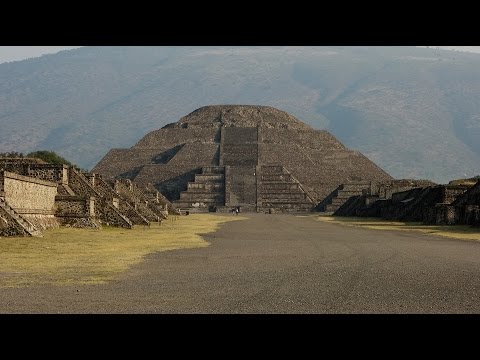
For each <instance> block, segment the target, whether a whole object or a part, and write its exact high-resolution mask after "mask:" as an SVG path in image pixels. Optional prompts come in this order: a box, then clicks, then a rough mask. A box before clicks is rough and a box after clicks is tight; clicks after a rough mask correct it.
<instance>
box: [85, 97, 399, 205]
mask: <svg viewBox="0 0 480 360" xmlns="http://www.w3.org/2000/svg"><path fill="white" fill-rule="evenodd" d="M212 166H223V167H225V169H224V170H223V173H224V176H225V187H224V190H223V191H224V196H223V197H220V196H216V195H215V197H216V199H217V202H216V204H215V205H218V206H231V205H233V206H234V205H244V206H247V205H248V206H260V203H259V201H258V195H259V192H258V191H257V189H258V188H260V183H261V179H260V180H258V179H256V178H255V175H254V172H255V168H256V167H257V166H281V167H283V169H285V170H286V171H288V172H289V173H290V174H291V176H292V177H294V178H295V179H296V181H297V182H298V183H299V184H300V185H301V187H302V189H303V191H304V192H307V193H308V194H309V195H310V197H311V198H312V201H313V202H314V203H318V202H320V201H321V200H322V199H323V198H325V197H326V196H327V195H328V194H329V193H330V192H332V191H333V190H335V189H336V188H337V187H338V186H339V185H340V184H342V183H343V184H345V183H351V182H355V181H357V182H358V181H386V180H391V179H392V178H391V177H390V176H389V175H388V174H387V173H385V172H384V171H383V170H382V169H380V168H379V167H377V166H376V165H375V164H373V163H372V162H371V161H370V160H369V159H367V158H366V157H365V156H363V155H362V154H360V153H358V152H355V151H351V150H348V149H346V148H345V147H344V146H343V145H342V144H341V143H340V142H338V140H336V139H335V138H334V137H333V136H332V135H331V134H329V133H328V132H326V131H322V130H314V129H312V128H311V127H310V126H308V125H306V124H304V123H302V122H301V121H300V120H298V119H296V118H295V117H293V116H291V115H289V114H287V113H285V112H283V111H280V110H277V109H274V108H271V107H268V106H251V105H248V106H247V105H218V106H206V107H202V108H200V109H198V110H196V111H194V112H192V113H191V114H188V115H187V116H185V117H183V118H181V119H180V120H179V121H178V122H177V123H172V124H169V125H167V126H166V127H164V128H162V129H159V130H156V131H153V132H151V133H149V134H147V135H146V136H145V137H144V138H143V139H141V140H140V141H139V142H138V143H137V144H136V145H134V146H133V147H132V148H130V149H124V150H122V149H114V150H111V151H110V152H109V153H108V154H107V155H106V156H105V157H104V158H103V159H102V160H101V161H100V162H99V163H98V164H97V165H96V166H95V168H94V169H93V172H96V173H100V174H102V175H103V176H104V177H105V178H117V179H118V178H128V179H131V180H132V181H133V182H135V183H137V184H139V185H142V186H145V185H146V184H152V185H153V186H154V187H155V188H156V189H157V190H158V191H160V192H162V193H163V194H165V195H166V196H167V198H168V199H169V200H170V201H179V202H182V201H183V200H187V202H194V201H195V200H197V199H198V200H199V201H196V203H199V204H207V203H208V201H207V200H208V199H209V196H206V197H205V199H204V200H206V201H201V200H202V199H200V197H199V196H197V195H198V194H197V195H190V193H192V194H193V193H195V191H194V190H193V189H194V188H195V187H197V188H200V187H201V186H203V185H198V184H200V182H198V181H195V176H196V174H201V173H202V168H206V167H212ZM227 166H228V167H229V169H227V168H226V167H227ZM242 169H246V170H245V171H244V170H242ZM247 174H248V176H247ZM191 183H195V184H196V185H189V184H191ZM212 189H213V188H212V187H210V188H209V192H211V191H212ZM197 192H198V191H197ZM214 192H218V187H217V188H216V189H215V191H214ZM183 193H188V194H189V195H181V194H183ZM236 194H240V195H236ZM241 194H243V195H241ZM212 196H213V195H212ZM222 199H224V200H222ZM185 203H186V202H185ZM182 204H183V203H182Z"/></svg>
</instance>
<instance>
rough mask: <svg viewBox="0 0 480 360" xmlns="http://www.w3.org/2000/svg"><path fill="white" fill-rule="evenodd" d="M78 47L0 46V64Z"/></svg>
mask: <svg viewBox="0 0 480 360" xmlns="http://www.w3.org/2000/svg"><path fill="white" fill-rule="evenodd" d="M78 47H80V46H0V64H1V63H4V62H7V61H17V60H24V59H28V58H32V57H38V56H42V55H44V54H53V53H56V52H59V51H61V50H69V49H76V48H78Z"/></svg>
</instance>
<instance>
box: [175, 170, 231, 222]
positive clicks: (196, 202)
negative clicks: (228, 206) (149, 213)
mask: <svg viewBox="0 0 480 360" xmlns="http://www.w3.org/2000/svg"><path fill="white" fill-rule="evenodd" d="M173 205H174V206H175V207H176V208H177V209H184V210H185V209H188V210H193V211H198V212H207V211H210V210H212V209H213V208H216V207H220V206H224V205H225V167H224V166H205V167H202V172H201V173H200V174H195V180H194V181H193V182H189V183H188V184H187V190H186V191H182V192H181V193H180V198H179V199H178V200H176V201H174V202H173Z"/></svg>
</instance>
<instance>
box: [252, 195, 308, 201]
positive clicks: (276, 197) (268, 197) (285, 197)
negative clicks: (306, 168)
mask: <svg viewBox="0 0 480 360" xmlns="http://www.w3.org/2000/svg"><path fill="white" fill-rule="evenodd" d="M259 197H260V200H262V201H266V200H268V201H270V200H274V201H279V200H285V201H287V200H298V199H300V200H305V199H306V198H307V195H306V194H305V193H280V194H279V193H276V194H262V193H260V196H259Z"/></svg>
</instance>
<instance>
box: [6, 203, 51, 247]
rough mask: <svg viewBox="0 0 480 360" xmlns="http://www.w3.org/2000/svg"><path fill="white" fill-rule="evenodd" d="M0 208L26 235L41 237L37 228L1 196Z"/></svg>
mask: <svg viewBox="0 0 480 360" xmlns="http://www.w3.org/2000/svg"><path fill="white" fill-rule="evenodd" d="M0 209H2V210H3V211H4V212H5V213H7V214H8V216H9V217H10V218H11V219H12V220H13V221H14V222H15V223H17V224H18V225H19V226H20V227H21V228H22V230H23V231H24V232H25V233H26V234H27V235H30V236H37V237H42V233H41V232H40V231H39V230H37V229H36V228H35V226H34V225H33V224H32V223H30V222H29V221H28V220H26V219H25V218H23V217H22V216H21V215H20V214H19V213H17V212H16V211H15V210H14V209H13V208H12V207H11V206H10V205H8V203H7V202H6V201H5V200H4V199H2V198H0Z"/></svg>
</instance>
